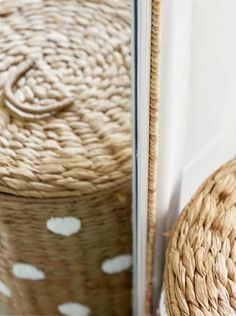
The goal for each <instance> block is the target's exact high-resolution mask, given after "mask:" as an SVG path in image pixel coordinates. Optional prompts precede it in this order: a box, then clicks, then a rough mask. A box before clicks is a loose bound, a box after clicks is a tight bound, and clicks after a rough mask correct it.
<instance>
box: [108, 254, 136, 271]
mask: <svg viewBox="0 0 236 316" xmlns="http://www.w3.org/2000/svg"><path fill="white" fill-rule="evenodd" d="M131 266H132V256H131V255H121V256H117V257H114V258H111V259H108V260H105V261H103V263H102V271H103V272H105V273H108V274H114V273H119V272H122V271H125V270H128V269H129V268H131Z"/></svg>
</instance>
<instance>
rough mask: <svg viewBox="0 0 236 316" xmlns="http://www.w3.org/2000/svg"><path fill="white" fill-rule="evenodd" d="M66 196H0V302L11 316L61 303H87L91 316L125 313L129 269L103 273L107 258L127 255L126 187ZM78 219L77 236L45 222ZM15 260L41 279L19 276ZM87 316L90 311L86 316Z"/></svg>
mask: <svg viewBox="0 0 236 316" xmlns="http://www.w3.org/2000/svg"><path fill="white" fill-rule="evenodd" d="M120 193H121V192H120V191H114V192H104V193H103V194H100V195H89V196H83V198H79V199H77V198H69V199H63V198H62V199H43V200H42V199H30V198H19V197H12V196H10V195H5V194H1V195H0V231H1V254H0V269H1V280H2V281H3V282H4V283H5V284H6V285H7V286H8V287H9V288H10V290H11V293H12V295H11V298H5V297H4V296H2V298H3V299H4V301H5V303H6V304H7V305H8V306H9V307H11V309H12V310H13V311H15V313H16V314H17V315H19V314H20V315H58V314H59V312H58V307H59V306H60V305H61V304H63V303H67V302H78V303H80V304H82V305H84V306H88V307H89V309H90V310H91V315H117V316H118V315H119V316H123V315H130V314H131V310H130V306H131V297H130V294H131V291H130V289H131V272H130V269H128V271H120V272H118V273H114V274H109V273H106V272H104V271H103V269H102V264H103V263H104V261H105V260H107V259H112V258H114V257H117V256H120V255H129V254H131V238H130V227H131V223H130V218H131V215H130V187H129V186H128V187H126V196H125V195H124V197H123V199H122V201H121V199H120ZM66 216H70V217H71V216H72V217H75V218H79V219H80V221H81V228H80V231H79V232H78V233H77V234H73V235H71V236H63V235H60V234H57V233H54V232H52V231H50V230H49V229H48V228H47V221H48V220H49V219H50V218H52V217H54V218H58V217H60V218H66ZM16 263H27V264H31V265H33V266H34V267H37V268H38V269H39V270H40V271H42V272H43V273H44V275H45V279H43V280H29V279H28V280H27V279H20V278H19V277H16V276H15V275H14V274H13V267H14V264H16ZM89 315H90V314H89Z"/></svg>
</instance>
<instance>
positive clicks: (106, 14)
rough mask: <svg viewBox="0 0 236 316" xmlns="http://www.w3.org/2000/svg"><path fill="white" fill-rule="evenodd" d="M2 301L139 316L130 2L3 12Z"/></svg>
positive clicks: (31, 6) (31, 311)
mask: <svg viewBox="0 0 236 316" xmlns="http://www.w3.org/2000/svg"><path fill="white" fill-rule="evenodd" d="M0 15H1V29H0V31H1V45H0V46H1V51H0V53H1V58H2V60H3V61H2V60H1V62H0V96H1V99H0V192H1V193H0V236H1V239H0V243H1V247H0V298H1V299H2V300H4V302H5V303H6V304H7V305H8V306H9V307H10V308H11V310H12V311H13V312H15V314H16V315H19V314H20V315H71V316H74V315H76V316H79V315H81V316H88V315H95V316H124V315H125V316H128V315H131V277H132V275H131V264H132V259H131V244H132V238H131V153H132V149H131V114H130V96H131V89H130V86H131V85H130V22H129V7H128V6H127V2H126V1H116V0H114V1H106V0H104V1H103V0H97V1H96V0H94V1H93V0H88V1H85V0H78V1H77V0H36V1H35V0H21V1H18V0H17V1H15V0H12V1H5V0H3V1H1V12H0Z"/></svg>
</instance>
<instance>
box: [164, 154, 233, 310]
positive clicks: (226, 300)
mask: <svg viewBox="0 0 236 316" xmlns="http://www.w3.org/2000/svg"><path fill="white" fill-rule="evenodd" d="M165 293H166V305H167V311H168V314H169V315H170V316H179V315H181V316H182V315H191V316H192V315H196V316H234V315H236V159H234V160H232V161H230V162H229V163H227V164H226V165H224V166H223V167H222V168H221V169H219V170H218V171H217V172H216V173H215V174H214V175H212V176H211V177H210V178H209V179H208V180H207V181H206V182H205V183H204V184H203V186H202V187H201V188H200V189H199V191H198V192H197V193H196V195H195V196H194V197H193V199H192V201H191V202H190V204H189V205H188V206H187V207H186V209H185V210H184V212H183V213H182V215H181V217H180V218H179V220H178V222H177V224H176V226H175V228H174V231H173V234H172V236H171V240H170V243H169V247H168V251H167V256H166V268H165Z"/></svg>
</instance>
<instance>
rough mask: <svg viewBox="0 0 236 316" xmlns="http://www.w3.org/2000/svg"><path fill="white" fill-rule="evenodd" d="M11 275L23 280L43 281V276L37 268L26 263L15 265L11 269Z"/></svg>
mask: <svg viewBox="0 0 236 316" xmlns="http://www.w3.org/2000/svg"><path fill="white" fill-rule="evenodd" d="M12 272H13V274H14V275H15V276H16V277H17V278H19V279H25V280H43V279H45V274H44V272H43V271H41V270H39V269H38V268H37V267H35V266H32V265H31V264H26V263H15V264H14V265H13V267H12Z"/></svg>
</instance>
